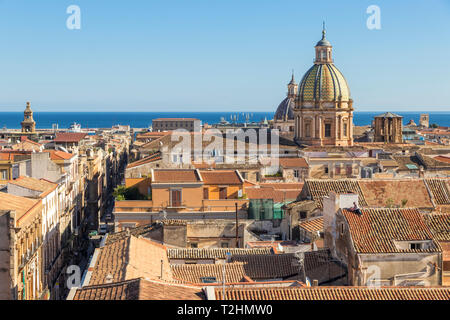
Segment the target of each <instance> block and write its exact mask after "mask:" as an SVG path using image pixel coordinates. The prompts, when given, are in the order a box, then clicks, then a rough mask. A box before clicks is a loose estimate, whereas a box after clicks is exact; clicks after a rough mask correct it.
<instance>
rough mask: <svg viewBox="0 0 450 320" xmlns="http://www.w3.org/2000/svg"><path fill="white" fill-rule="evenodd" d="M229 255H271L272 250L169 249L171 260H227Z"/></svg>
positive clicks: (168, 253) (168, 254)
mask: <svg viewBox="0 0 450 320" xmlns="http://www.w3.org/2000/svg"><path fill="white" fill-rule="evenodd" d="M227 253H230V254H231V255H242V254H245V255H254V254H271V253H272V250H271V249H270V248H257V249H242V248H214V249H205V248H187V249H167V256H168V257H169V259H186V260H188V259H195V260H197V259H225V258H226V256H227Z"/></svg>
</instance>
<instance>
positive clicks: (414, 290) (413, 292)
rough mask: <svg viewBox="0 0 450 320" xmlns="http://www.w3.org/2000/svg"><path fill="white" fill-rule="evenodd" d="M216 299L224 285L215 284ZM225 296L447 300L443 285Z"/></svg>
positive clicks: (230, 292)
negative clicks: (216, 286)
mask: <svg viewBox="0 0 450 320" xmlns="http://www.w3.org/2000/svg"><path fill="white" fill-rule="evenodd" d="M215 295H216V299H217V300H223V299H224V297H223V289H221V288H216V289H215ZM225 298H226V300H447V301H448V300H449V299H450V288H444V287H426V288H424V287H381V288H371V287H308V288H304V287H281V288H276V287H275V288H273V287H260V288H226V289H225Z"/></svg>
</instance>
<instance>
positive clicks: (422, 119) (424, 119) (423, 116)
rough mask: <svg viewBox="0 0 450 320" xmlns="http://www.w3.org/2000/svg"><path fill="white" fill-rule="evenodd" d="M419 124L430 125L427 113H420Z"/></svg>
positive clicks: (422, 125) (426, 126)
mask: <svg viewBox="0 0 450 320" xmlns="http://www.w3.org/2000/svg"><path fill="white" fill-rule="evenodd" d="M419 125H420V126H421V127H425V128H428V127H429V126H430V115H429V114H428V113H424V114H421V115H420V120H419Z"/></svg>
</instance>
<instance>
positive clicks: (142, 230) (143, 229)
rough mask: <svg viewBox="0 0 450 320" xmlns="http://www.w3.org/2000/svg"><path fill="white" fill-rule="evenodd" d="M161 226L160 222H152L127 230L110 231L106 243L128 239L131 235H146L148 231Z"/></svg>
mask: <svg viewBox="0 0 450 320" xmlns="http://www.w3.org/2000/svg"><path fill="white" fill-rule="evenodd" d="M159 227H160V224H159V223H152V224H146V225H143V226H138V227H135V228H130V229H129V230H126V231H120V232H115V233H108V234H107V236H106V240H105V244H106V245H108V244H111V243H113V242H116V241H119V240H123V239H127V238H129V237H130V236H135V237H139V236H145V235H146V234H147V233H148V232H151V231H153V230H155V229H157V228H159Z"/></svg>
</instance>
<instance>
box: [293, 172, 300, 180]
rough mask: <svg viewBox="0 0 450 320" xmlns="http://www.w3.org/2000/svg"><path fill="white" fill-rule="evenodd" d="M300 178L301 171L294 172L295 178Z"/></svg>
mask: <svg viewBox="0 0 450 320" xmlns="http://www.w3.org/2000/svg"><path fill="white" fill-rule="evenodd" d="M298 177H300V172H299V170H294V178H298Z"/></svg>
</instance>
